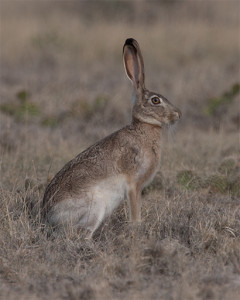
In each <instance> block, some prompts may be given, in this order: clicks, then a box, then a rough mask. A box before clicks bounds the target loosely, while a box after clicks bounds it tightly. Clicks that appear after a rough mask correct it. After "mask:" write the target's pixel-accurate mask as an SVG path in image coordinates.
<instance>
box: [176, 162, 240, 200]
mask: <svg viewBox="0 0 240 300" xmlns="http://www.w3.org/2000/svg"><path fill="white" fill-rule="evenodd" d="M177 182H178V184H180V185H181V186H183V187H184V188H185V189H187V190H196V189H200V188H208V189H209V191H210V192H213V193H221V194H225V193H230V194H232V195H234V196H238V195H240V170H239V168H238V167H237V162H236V160H234V159H233V158H228V159H224V160H223V161H222V163H221V164H220V166H219V167H218V172H217V173H216V174H213V175H211V176H208V177H207V178H201V177H200V176H199V175H198V174H196V173H195V172H193V171H191V170H182V171H180V172H178V173H177Z"/></svg>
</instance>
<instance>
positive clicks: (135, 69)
mask: <svg viewBox="0 0 240 300" xmlns="http://www.w3.org/2000/svg"><path fill="white" fill-rule="evenodd" d="M123 61H124V66H125V70H126V73H127V76H128V78H129V79H130V80H131V82H132V84H133V88H134V92H133V107H132V117H133V120H139V121H141V122H144V123H148V124H152V125H157V126H162V125H164V124H167V125H168V124H172V123H174V122H175V121H177V120H179V119H180V117H181V111H180V110H179V109H178V108H176V107H175V106H173V105H172V104H171V103H170V102H169V101H168V100H167V99H166V98H165V97H163V96H162V95H160V94H158V93H155V92H151V91H149V90H147V89H146V88H145V80H144V78H145V75H144V63H143V57H142V54H141V51H140V47H139V45H138V43H137V41H136V40H134V39H132V38H130V39H127V40H126V42H125V44H124V46H123Z"/></svg>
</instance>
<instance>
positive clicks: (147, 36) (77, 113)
mask: <svg viewBox="0 0 240 300" xmlns="http://www.w3.org/2000/svg"><path fill="white" fill-rule="evenodd" d="M239 5H240V2H239V1H232V0H230V1H191V0H190V1H181V2H180V1H163V2H162V1H155V2H147V1H143V2H138V1H136V2H124V1H113V2H108V1H96V2H88V1H83V2H82V1H69V2H68V1H52V2H50V1H1V29H0V30H1V35H0V38H1V79H0V80H1V81H0V82H1V86H0V87H1V90H0V93H1V100H0V101H1V102H0V103H1V104H0V117H1V132H0V141H1V142H0V145H1V151H3V152H4V153H8V152H9V153H11V152H12V151H13V152H14V151H17V150H18V151H19V152H21V153H22V152H24V153H25V154H26V153H28V155H27V156H28V158H29V157H33V158H34V159H36V157H38V158H39V159H40V160H41V159H43V158H44V157H48V156H49V157H51V159H52V158H53V157H54V158H56V157H57V156H58V155H59V156H61V157H64V158H63V160H64V161H66V160H67V159H70V158H71V157H72V156H73V155H75V154H77V153H78V152H80V151H81V150H83V149H84V148H85V147H87V146H88V145H90V144H91V143H93V142H95V141H96V140H98V139H100V138H102V137H104V136H105V135H107V134H109V133H110V132H112V131H113V130H116V129H118V128H119V127H122V126H124V125H125V124H126V123H129V122H130V120H131V84H130V82H129V81H128V79H127V77H126V75H125V71H124V67H123V64H122V47H123V44H124V41H125V39H126V38H128V37H133V38H135V39H136V40H137V41H138V42H139V44H140V46H141V49H142V53H143V56H144V60H145V73H146V86H147V88H149V89H151V90H154V91H156V92H160V93H161V94H163V95H164V96H165V97H166V98H167V99H169V100H170V101H171V102H172V103H173V104H174V105H176V106H177V107H179V108H180V109H181V110H182V112H183V117H182V120H181V121H180V122H179V124H178V126H177V127H178V128H177V136H178V135H179V137H181V136H184V135H186V134H187V135H188V134H193V135H194V136H197V135H198V134H200V133H204V134H205V133H206V132H219V130H220V131H221V132H222V131H224V132H231V133H233V132H235V137H237V132H238V130H239V123H240V117H239V94H238V93H239V81H240V76H239V65H240V64H239V58H240V57H239V55H240V52H239V50H240V49H239V33H240V29H239ZM232 139H234V141H236V140H237V139H236V138H234V137H232ZM13 152H12V153H13ZM230 152H231V151H230ZM61 164H62V161H61V162H60V163H59V166H57V168H58V167H60V166H61ZM45 167H46V166H45Z"/></svg>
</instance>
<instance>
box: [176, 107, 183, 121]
mask: <svg viewBox="0 0 240 300" xmlns="http://www.w3.org/2000/svg"><path fill="white" fill-rule="evenodd" d="M175 114H176V115H177V116H178V119H181V117H182V112H181V110H180V109H178V108H176V111H175Z"/></svg>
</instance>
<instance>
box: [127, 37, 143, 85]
mask: <svg viewBox="0 0 240 300" xmlns="http://www.w3.org/2000/svg"><path fill="white" fill-rule="evenodd" d="M123 62H124V66H125V70H126V73H127V76H128V78H129V79H130V80H131V81H132V83H133V85H134V88H135V90H138V89H139V88H141V89H144V64H143V57H142V54H141V51H140V47H139V45H138V42H137V41H136V40H134V39H132V38H130V39H127V40H126V42H125V44H124V46H123Z"/></svg>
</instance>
